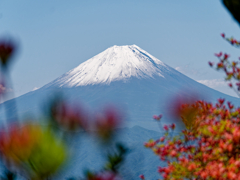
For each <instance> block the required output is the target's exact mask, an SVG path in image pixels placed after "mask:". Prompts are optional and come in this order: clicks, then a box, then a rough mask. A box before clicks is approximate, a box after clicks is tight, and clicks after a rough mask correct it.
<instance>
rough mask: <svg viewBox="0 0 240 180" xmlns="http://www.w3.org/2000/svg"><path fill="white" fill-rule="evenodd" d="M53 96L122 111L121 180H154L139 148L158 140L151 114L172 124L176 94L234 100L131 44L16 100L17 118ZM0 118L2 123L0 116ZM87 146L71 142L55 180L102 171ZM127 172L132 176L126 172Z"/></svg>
mask: <svg viewBox="0 0 240 180" xmlns="http://www.w3.org/2000/svg"><path fill="white" fill-rule="evenodd" d="M58 93H61V94H63V96H64V97H66V98H67V99H68V101H69V102H76V101H77V102H78V101H80V102H82V103H83V104H84V105H85V106H87V107H89V108H91V109H92V110H95V109H98V108H101V107H102V106H104V105H105V104H106V103H113V104H115V105H117V106H118V107H119V108H120V109H122V110H123V111H124V112H125V119H126V125H125V128H123V129H124V130H123V132H124V135H120V137H121V138H122V141H123V142H124V143H125V144H127V146H128V147H129V148H130V150H131V153H130V154H129V156H128V157H127V162H126V164H125V166H124V168H123V169H122V174H123V179H126V180H135V179H139V178H138V176H139V175H140V174H145V175H146V177H147V178H148V179H157V178H159V176H158V173H157V171H156V170H157V166H159V165H160V164H161V162H160V161H159V159H158V158H157V157H156V156H155V155H154V154H153V153H152V152H150V151H148V150H146V149H144V148H143V142H146V141H148V140H149V139H150V138H155V139H156V138H159V136H160V133H162V132H161V129H159V127H158V126H157V124H156V122H155V121H153V120H152V116H153V115H154V114H163V119H162V121H163V122H164V123H171V122H172V121H174V119H172V117H171V112H172V108H173V107H172V106H171V102H172V101H171V98H173V97H175V96H177V95H179V96H183V97H185V98H196V94H197V96H198V97H199V98H201V99H204V100H207V101H208V102H213V103H214V102H216V100H217V99H218V98H225V99H227V100H228V101H231V102H233V103H234V104H235V105H239V100H238V98H235V97H231V96H228V95H226V94H223V93H220V92H218V91H215V90H213V89H211V88H209V87H207V86H205V85H203V84H200V83H198V82H196V81H194V80H192V79H191V78H189V77H187V76H185V75H183V74H181V73H180V72H178V71H177V70H175V69H173V68H171V67H170V66H168V65H167V64H165V63H163V62H162V61H160V60H158V59H157V58H155V57H154V56H152V55H151V54H149V53H148V52H146V51H144V50H143V49H141V48H139V47H138V46H136V45H127V46H112V47H110V48H108V49H106V50H105V51H103V52H101V53H100V54H98V55H96V56H94V57H93V58H91V59H89V60H87V61H85V62H83V63H82V64H80V65H79V66H77V67H76V68H74V69H72V70H70V71H69V72H67V73H65V74H63V75H62V76H60V77H59V78H57V79H55V80H53V81H52V82H50V83H48V84H46V85H45V86H43V87H41V88H39V89H37V90H35V91H31V92H29V93H27V94H25V95H22V96H20V97H18V98H16V99H15V100H16V103H17V108H18V114H19V116H20V117H22V118H24V116H25V115H28V114H34V115H36V116H39V115H42V114H43V113H44V109H45V107H46V105H47V104H48V102H49V99H51V97H52V96H55V95H56V94H58ZM12 102H13V100H9V101H6V102H4V103H3V104H0V106H2V105H5V107H7V110H8V111H12V112H13V111H16V109H15V106H11V104H12ZM39 104H41V106H39ZM2 109H3V108H2ZM13 114H14V113H13ZM0 118H4V113H3V112H2V113H0ZM0 122H3V121H0ZM159 131H160V132H159ZM90 142H93V143H89V140H87V139H83V140H82V141H79V140H76V141H75V140H74V142H73V144H74V148H75V149H76V152H78V153H77V154H76V156H74V159H72V161H71V162H74V163H72V165H70V166H69V167H68V168H66V169H64V171H63V172H61V174H59V176H58V177H57V178H56V179H66V177H72V176H81V175H82V172H80V171H79V170H81V169H85V168H88V169H92V170H97V169H99V168H100V167H102V165H103V163H104V159H103V157H102V154H101V153H100V152H97V153H96V151H94V150H95V149H96V147H95V146H93V145H89V144H96V143H94V140H90ZM83 147H85V148H83ZM130 169H132V170H133V171H132V172H130V171H129V170H130Z"/></svg>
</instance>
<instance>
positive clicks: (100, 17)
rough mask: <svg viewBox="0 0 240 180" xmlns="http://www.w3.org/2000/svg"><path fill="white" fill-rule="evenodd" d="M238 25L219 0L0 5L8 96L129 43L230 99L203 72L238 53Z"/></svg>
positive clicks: (50, 0)
mask: <svg viewBox="0 0 240 180" xmlns="http://www.w3.org/2000/svg"><path fill="white" fill-rule="evenodd" d="M222 32H224V33H226V34H227V36H232V35H233V36H234V37H236V38H237V39H240V27H239V26H238V25H237V24H236V23H235V22H234V20H233V19H232V17H231V16H230V14H229V13H228V12H227V11H226V9H225V8H224V7H223V5H222V4H221V1H220V0H214V1H209V0H205V1H193V0H185V1H179V0H171V1H164V0H148V1H146V0H101V1H99V0H34V1H33V0H21V1H19V0H0V37H6V36H11V37H14V38H16V39H17V41H18V42H19V44H20V48H19V53H18V55H17V58H16V60H15V61H16V62H15V63H14V64H13V66H12V74H11V76H12V79H13V84H14V91H15V94H16V96H19V95H22V94H24V93H26V92H29V91H31V90H33V89H34V88H39V87H41V86H43V85H45V84H47V83H48V82H50V81H52V80H54V79H55V78H57V77H59V76H60V75H62V74H63V73H65V72H67V71H69V70H70V69H72V68H74V67H76V66H77V65H79V64H80V63H82V62H83V61H86V60H87V59H89V58H91V57H93V56H94V55H96V54H98V53H100V52H101V51H103V50H105V49H106V48H108V47H110V46H113V45H131V44H136V45H137V46H139V47H141V48H142V49H144V50H146V51H147V52H149V53H150V54H152V55H153V56H155V57H157V58H158V59H160V60H161V61H163V62H164V63H166V64H168V65H170V66H171V67H173V68H176V69H177V70H179V71H180V72H182V73H184V74H186V75H187V76H189V77H191V78H193V79H195V80H198V81H200V82H202V83H204V84H207V85H209V86H211V87H213V88H215V89H217V90H219V91H223V92H225V93H228V94H231V95H235V93H234V92H232V90H229V88H228V87H226V85H225V84H224V81H223V77H224V74H223V73H220V72H216V71H215V70H213V69H211V68H210V67H209V66H208V61H215V62H217V59H216V58H215V57H214V53H216V52H219V51H223V52H226V53H229V54H231V57H232V60H236V59H237V58H238V56H240V55H239V49H237V48H234V47H231V46H230V45H229V44H228V43H227V42H225V41H224V40H223V39H222V38H221V36H220V34H221V33H222Z"/></svg>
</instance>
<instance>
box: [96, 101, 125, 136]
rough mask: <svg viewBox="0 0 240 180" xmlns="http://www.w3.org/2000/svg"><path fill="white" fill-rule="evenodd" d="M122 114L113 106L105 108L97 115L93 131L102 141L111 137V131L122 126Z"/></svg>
mask: <svg viewBox="0 0 240 180" xmlns="http://www.w3.org/2000/svg"><path fill="white" fill-rule="evenodd" d="M122 117H123V116H122V114H120V112H119V111H118V110H117V109H116V108H115V107H113V106H107V107H105V109H104V111H103V112H101V113H98V114H97V115H96V118H95V122H94V130H95V131H96V133H97V135H98V136H99V137H101V138H103V139H104V140H108V139H109V138H111V137H112V135H113V131H114V130H116V129H117V128H119V127H120V125H122V123H123V122H122V121H123V119H122Z"/></svg>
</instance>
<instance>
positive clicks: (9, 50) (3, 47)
mask: <svg viewBox="0 0 240 180" xmlns="http://www.w3.org/2000/svg"><path fill="white" fill-rule="evenodd" d="M15 50H16V45H15V43H14V42H13V41H6V40H1V41H0V60H1V63H2V65H3V66H5V65H7V63H8V61H9V60H10V58H11V56H12V55H13V53H14V52H15Z"/></svg>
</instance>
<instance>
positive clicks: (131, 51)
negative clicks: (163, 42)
mask: <svg viewBox="0 0 240 180" xmlns="http://www.w3.org/2000/svg"><path fill="white" fill-rule="evenodd" d="M165 68H167V65H165V64H164V63H163V62H161V61H160V60H158V59H157V58H155V57H153V56H152V55H150V54H149V53H147V52H146V51H144V50H143V49H141V48H139V47H138V46H136V45H125V46H116V45H115V46H112V47H110V48H108V49H106V50H105V51H103V52H101V53H99V54H98V55H96V56H94V57H93V58H91V59H89V60H87V61H85V62H83V63H82V64H80V65H79V66H77V67H76V68H74V69H72V70H70V71H69V72H67V73H65V74H63V75H62V76H61V77H59V78H58V79H56V80H55V81H53V82H52V83H51V84H52V85H57V86H60V87H74V86H85V85H90V84H92V85H93V84H100V83H103V84H109V83H110V82H113V81H118V80H124V81H125V80H127V79H129V78H130V77H137V78H151V77H153V76H161V77H164V76H163V73H162V70H163V69H165Z"/></svg>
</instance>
